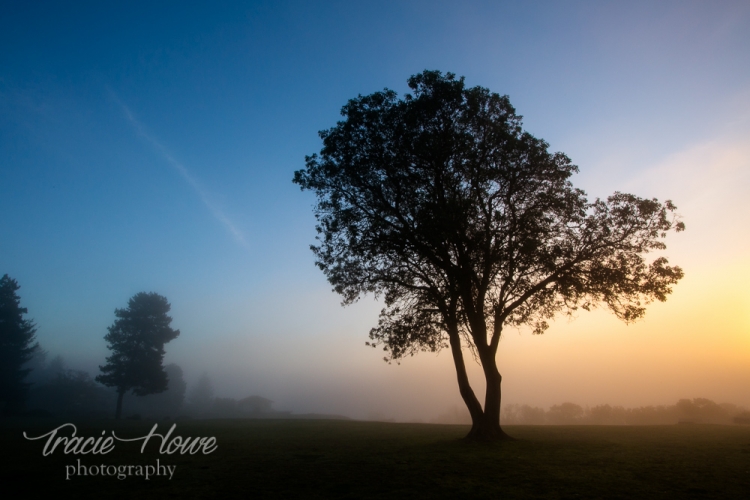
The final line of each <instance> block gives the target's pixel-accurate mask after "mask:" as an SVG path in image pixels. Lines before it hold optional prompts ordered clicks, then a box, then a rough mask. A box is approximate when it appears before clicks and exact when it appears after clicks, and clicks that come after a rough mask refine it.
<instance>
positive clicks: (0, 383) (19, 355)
mask: <svg viewBox="0 0 750 500" xmlns="http://www.w3.org/2000/svg"><path fill="white" fill-rule="evenodd" d="M19 288H20V286H19V285H18V282H17V281H16V280H14V279H12V278H10V277H9V276H8V275H7V274H6V275H4V276H3V277H2V279H0V404H1V405H2V412H3V413H4V414H8V413H15V412H18V411H20V409H21V408H22V407H23V404H24V401H25V400H26V397H27V395H28V390H29V384H28V383H27V382H25V381H24V379H25V378H26V375H28V373H29V371H31V368H28V367H24V365H25V364H26V363H28V362H29V361H30V360H31V359H32V357H33V355H34V352H35V351H36V350H37V349H38V348H39V344H38V343H36V342H34V333H35V332H36V326H35V325H34V323H32V321H31V320H28V319H24V315H25V314H27V313H28V309H26V308H25V307H21V299H20V297H19V296H18V294H17V293H16V291H17V290H18V289H19Z"/></svg>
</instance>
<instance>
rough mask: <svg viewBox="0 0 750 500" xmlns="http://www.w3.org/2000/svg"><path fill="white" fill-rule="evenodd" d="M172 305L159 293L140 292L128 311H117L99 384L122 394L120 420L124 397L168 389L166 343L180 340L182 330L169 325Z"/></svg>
mask: <svg viewBox="0 0 750 500" xmlns="http://www.w3.org/2000/svg"><path fill="white" fill-rule="evenodd" d="M170 308H171V306H170V304H169V302H167V299H166V297H163V296H161V295H159V294H157V293H145V292H141V293H137V294H135V295H134V296H133V297H132V298H131V299H130V300H129V301H128V307H127V309H115V316H116V317H117V319H116V320H115V322H114V323H113V324H112V326H110V327H109V328H108V331H109V333H107V335H105V336H104V340H106V341H107V344H108V346H107V347H108V348H109V349H110V351H112V354H111V355H110V356H109V357H107V364H106V365H104V366H99V369H100V370H101V372H102V373H101V374H100V375H98V376H97V377H96V381H97V382H100V383H102V384H104V385H106V386H109V387H114V388H116V389H117V392H118V401H117V410H116V418H119V417H120V414H121V409H122V397H123V395H124V394H125V393H126V392H128V391H130V390H132V391H133V393H135V394H136V395H138V396H145V395H147V394H155V393H159V392H162V391H164V390H166V389H167V383H168V377H167V373H166V372H165V371H164V367H163V366H162V361H163V359H164V344H166V343H167V342H170V341H171V340H174V339H175V338H177V336H178V335H179V334H180V331H179V330H173V329H172V328H171V327H170V326H169V325H170V323H171V322H172V318H171V317H170V316H169V315H168V314H167V313H169V310H170Z"/></svg>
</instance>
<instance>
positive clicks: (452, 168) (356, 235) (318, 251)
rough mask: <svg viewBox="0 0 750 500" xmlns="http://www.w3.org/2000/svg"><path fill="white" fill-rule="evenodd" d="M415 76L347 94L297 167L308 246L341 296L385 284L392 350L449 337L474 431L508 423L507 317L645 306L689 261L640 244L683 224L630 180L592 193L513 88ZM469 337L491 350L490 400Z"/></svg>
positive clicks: (629, 314) (543, 320)
mask: <svg viewBox="0 0 750 500" xmlns="http://www.w3.org/2000/svg"><path fill="white" fill-rule="evenodd" d="M408 84H409V87H410V88H411V89H412V91H413V95H411V94H407V95H406V96H405V97H404V98H403V99H398V97H397V95H396V93H395V92H393V91H391V90H388V89H385V90H383V91H382V92H376V93H374V94H371V95H367V96H359V97H357V98H355V99H351V100H350V101H349V102H348V103H347V104H346V105H345V106H344V107H343V108H342V111H341V114H342V116H343V117H344V119H343V120H342V121H339V122H338V123H337V125H336V126H335V127H333V128H331V129H329V130H324V131H321V132H320V137H321V139H322V140H323V148H322V149H321V151H320V154H319V155H318V154H314V155H312V156H308V157H306V168H305V169H302V170H299V171H297V172H295V174H294V182H295V183H296V184H298V185H299V186H300V187H301V189H303V190H311V191H313V192H314V193H315V194H316V197H317V203H316V205H315V207H314V213H315V216H316V218H317V221H318V223H317V231H318V233H319V235H318V237H317V240H318V244H317V245H313V246H311V248H312V250H313V252H314V254H315V256H316V264H317V265H318V267H319V268H320V269H321V270H322V271H323V272H324V274H325V275H326V277H327V279H328V281H329V282H330V283H331V284H332V285H333V290H334V291H336V292H337V293H339V294H341V295H342V297H343V305H346V304H350V303H353V302H355V301H356V300H358V299H359V298H360V297H361V296H362V295H364V294H367V293H372V294H374V295H375V296H376V297H382V298H383V300H384V304H385V307H384V308H383V310H382V311H381V313H380V319H379V321H378V325H377V326H376V327H374V328H373V329H372V330H371V331H370V339H371V345H373V346H382V347H383V349H384V350H385V351H386V352H387V357H386V360H387V361H390V360H397V359H399V358H402V357H404V356H406V355H413V354H414V353H416V352H417V351H420V350H426V351H437V350H439V349H442V348H444V347H448V346H450V349H451V353H452V356H453V361H454V364H455V367H456V373H457V379H458V387H459V391H460V393H461V396H462V398H463V400H464V402H465V403H466V406H467V407H468V409H469V413H470V414H471V417H472V428H471V431H470V433H469V436H467V437H468V438H477V439H498V438H502V437H506V436H505V433H504V432H503V431H502V429H501V427H500V402H501V392H500V383H501V376H500V372H499V371H498V368H497V363H496V359H495V356H496V353H497V349H498V345H499V341H500V338H501V335H502V333H503V330H504V329H505V328H507V327H521V326H522V325H530V326H531V327H532V328H533V332H534V333H542V332H544V330H545V329H546V328H547V326H548V323H547V321H548V320H550V319H552V318H553V317H554V316H555V315H556V314H557V313H560V312H563V313H567V314H572V313H573V312H574V311H575V310H576V309H578V308H583V309H586V310H588V309H591V308H592V307H595V306H596V305H606V306H607V307H609V309H610V310H612V312H614V314H615V315H616V316H617V317H618V318H620V319H622V320H624V321H625V322H631V321H634V320H636V319H638V318H640V317H641V316H643V314H644V312H645V305H646V304H647V303H649V302H650V301H652V300H654V299H657V300H660V301H663V300H666V296H667V294H669V293H670V292H671V286H672V285H673V284H675V283H676V282H677V281H678V280H679V279H680V278H681V277H682V275H683V273H682V270H681V269H680V268H679V267H676V266H675V267H670V266H669V265H668V262H667V259H666V258H664V257H663V256H662V257H658V258H655V259H654V260H653V261H651V262H647V261H646V258H645V256H646V254H647V253H649V252H650V251H655V250H662V249H664V248H665V245H664V243H663V239H664V237H665V236H666V233H667V231H669V230H677V231H681V230H682V229H684V225H683V224H682V223H681V222H679V221H678V220H677V218H676V216H675V215H674V210H675V207H674V205H673V204H672V203H671V202H670V201H667V202H666V203H663V204H662V203H660V202H658V201H657V200H656V199H643V198H639V197H636V196H634V195H630V194H623V193H619V192H617V193H615V194H614V195H612V196H610V197H609V198H608V199H607V200H600V199H596V200H594V201H589V200H588V199H587V197H586V194H585V193H584V192H583V191H582V190H580V189H576V188H574V187H573V185H572V184H571V182H570V180H569V178H570V177H571V175H572V174H574V173H575V172H577V171H578V168H577V167H576V166H575V165H573V164H572V163H571V161H570V159H569V158H568V157H567V156H565V155H564V154H562V153H554V154H553V153H550V152H548V150H547V148H548V144H547V143H546V142H544V141H543V140H541V139H537V138H535V137H534V136H532V135H531V134H529V133H528V132H524V131H523V130H522V128H521V117H520V116H519V115H517V114H516V112H515V109H514V108H513V107H512V106H511V104H510V101H509V99H508V97H507V96H500V95H498V94H495V93H491V92H489V90H487V89H485V88H482V87H473V88H468V87H466V86H465V84H464V79H463V78H459V79H457V78H456V77H455V75H453V74H451V73H447V74H445V75H443V74H441V73H440V72H439V71H424V72H423V73H421V74H418V75H415V76H412V77H411V78H410V79H409V80H408ZM462 347H467V348H469V349H470V350H471V352H472V353H473V354H474V357H475V359H477V360H478V362H479V363H480V364H481V366H482V369H483V373H484V377H485V379H486V382H487V385H486V392H485V395H484V406H482V404H481V403H480V401H479V399H478V398H477V396H476V395H475V393H474V391H473V389H472V388H471V386H470V384H469V379H468V376H467V373H466V366H465V360H464V354H463V351H462Z"/></svg>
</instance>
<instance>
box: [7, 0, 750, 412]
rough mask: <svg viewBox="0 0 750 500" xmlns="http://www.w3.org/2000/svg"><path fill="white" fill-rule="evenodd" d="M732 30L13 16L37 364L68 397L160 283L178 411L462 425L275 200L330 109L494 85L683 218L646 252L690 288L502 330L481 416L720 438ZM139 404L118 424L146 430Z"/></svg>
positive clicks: (731, 185)
mask: <svg viewBox="0 0 750 500" xmlns="http://www.w3.org/2000/svg"><path fill="white" fill-rule="evenodd" d="M749 22H750V7H749V6H748V4H747V2H741V1H737V2H732V1H726V2H718V3H711V4H708V3H703V2H683V1H674V2H670V1H667V2H659V3H658V4H654V3H651V2H621V3H617V2H609V3H601V2H594V1H575V2H565V3H557V2H535V3H534V4H533V5H532V4H516V3H509V2H489V3H487V2H468V3H463V2H462V3H458V2H420V1H417V2H393V3H386V4H383V3H382V2H356V3H352V4H351V5H349V4H344V3H331V4H325V5H320V4H312V3H308V2H299V1H288V2H278V3H276V2H273V3H265V2H241V3H233V4H232V5H222V6H208V5H206V6H202V7H196V6H191V7H187V6H184V5H183V4H182V3H176V2H172V3H170V2H166V3H160V4H159V5H150V4H147V3H139V4H130V3H129V2H128V3H121V4H116V5H115V4H113V5H110V4H99V5H83V4H76V5H68V4H62V3H60V4H58V3H54V2H50V3H46V4H45V3H41V4H36V3H34V4H31V3H28V4H27V3H15V4H14V5H12V6H9V7H7V8H6V9H5V10H4V13H3V15H2V16H0V234H2V235H3V237H2V238H0V276H2V275H4V274H5V273H7V274H8V275H9V276H10V277H12V278H14V279H16V280H17V281H18V284H19V285H20V287H21V288H20V289H19V291H18V294H19V296H20V301H21V302H20V304H21V306H22V307H25V308H27V309H28V315H27V316H26V317H27V318H29V319H31V320H33V322H34V323H35V324H36V326H37V331H36V340H37V341H38V342H39V344H40V346H41V348H42V349H43V350H44V351H45V352H46V353H47V359H46V361H45V362H46V363H49V362H51V361H52V360H53V359H54V358H55V357H56V356H61V358H62V360H63V361H64V365H65V368H66V369H69V370H77V371H83V372H85V373H86V374H88V376H89V377H90V378H91V379H92V380H89V379H86V378H85V376H84V375H82V374H80V373H78V375H76V374H72V375H70V376H71V377H75V376H79V377H80V380H79V381H81V383H82V384H84V385H85V384H88V383H89V382H91V384H94V382H93V378H94V377H96V376H97V375H99V374H100V369H99V366H100V365H104V364H105V359H106V357H107V356H109V355H110V352H109V351H108V349H107V345H106V342H105V340H104V335H105V334H106V333H107V328H108V327H109V326H110V325H112V324H113V321H115V314H114V311H115V309H116V308H124V307H126V305H127V303H128V300H129V299H130V298H131V297H132V296H134V295H135V294H137V293H139V292H156V293H158V294H161V295H163V296H164V297H166V298H167V300H168V301H169V303H170V304H171V311H170V313H169V314H170V316H171V317H172V318H173V321H172V327H173V328H175V329H179V330H180V335H179V337H177V338H176V339H174V340H173V341H171V342H169V343H168V344H166V346H165V351H166V355H165V357H164V364H165V365H169V364H176V365H178V366H179V367H180V368H181V369H182V372H183V376H184V381H185V383H186V390H185V404H186V405H187V404H188V403H189V401H190V397H191V391H193V389H194V388H195V387H196V386H198V385H199V381H200V380H201V377H202V376H203V375H204V374H205V375H206V376H207V377H208V378H209V379H210V381H211V384H212V390H213V395H212V397H214V398H223V399H224V401H223V403H222V404H224V405H225V406H224V408H229V409H228V410H226V411H228V412H230V413H231V412H232V411H237V412H240V410H237V409H236V407H233V406H232V404H234V403H232V402H231V401H228V400H229V399H232V400H235V402H236V401H240V400H243V399H245V398H248V397H250V396H259V397H260V398H264V399H263V400H260V399H257V400H248V402H247V405H249V406H247V405H246V406H247V408H251V409H250V410H247V411H255V410H252V408H260V407H263V408H267V407H266V406H263V405H264V404H266V403H263V401H264V400H269V401H271V402H272V403H268V404H271V405H272V406H271V408H272V409H273V411H275V412H280V413H279V414H275V415H276V416H279V415H280V414H281V413H284V412H286V413H284V415H287V416H288V415H291V414H294V415H303V414H312V413H315V414H325V415H340V416H345V417H349V418H352V419H365V420H393V421H398V422H446V423H448V422H450V423H458V422H465V421H466V414H465V405H464V403H463V401H462V399H461V397H460V395H459V392H458V386H457V382H456V371H455V368H454V365H453V360H452V358H451V354H450V352H449V350H447V349H446V350H443V351H441V352H439V353H430V352H423V353H419V354H418V355H416V356H414V357H407V358H405V359H403V360H401V363H400V364H397V363H395V362H394V363H392V364H388V363H386V362H384V361H383V356H384V355H385V353H384V352H383V351H381V350H379V349H373V348H371V347H368V346H366V345H365V342H366V341H367V340H368V333H369V331H370V329H371V328H373V327H375V326H376V325H377V321H378V313H379V311H380V309H381V308H382V307H383V303H382V297H381V298H379V299H377V298H373V297H372V296H366V297H365V298H363V299H361V300H360V301H359V302H357V303H355V304H353V305H350V306H347V307H341V304H340V302H341V297H340V296H338V295H336V294H335V293H334V292H333V291H332V290H331V285H330V284H329V283H328V282H327V281H326V277H325V276H324V274H323V273H322V272H321V271H320V269H318V268H317V267H316V266H315V257H314V255H313V254H312V252H311V251H310V248H309V247H310V245H311V244H315V243H316V240H315V237H316V230H315V225H316V220H315V217H314V215H313V212H312V206H313V204H314V203H315V197H314V195H313V194H312V193H310V192H300V189H299V186H297V185H294V184H293V183H292V177H293V175H294V172H295V171H296V170H299V169H301V168H303V167H304V166H305V156H306V155H311V154H313V153H316V152H319V151H320V149H321V147H322V143H321V140H320V138H319V137H318V135H317V132H318V131H319V130H325V129H328V128H330V127H334V126H335V125H336V122H337V120H340V119H341V116H340V114H339V111H340V109H341V106H343V105H344V104H346V102H347V101H348V100H349V99H352V98H355V97H356V96H358V95H367V94H370V93H372V92H376V91H379V90H381V89H383V88H384V87H387V88H391V89H393V90H395V91H396V92H398V94H399V96H403V95H404V94H405V93H406V92H408V91H409V89H408V88H407V86H406V80H407V78H408V77H409V76H411V75H415V74H418V73H419V72H421V71H423V70H425V69H429V70H433V69H436V70H440V71H443V72H454V73H456V75H458V76H465V78H466V83H467V85H469V86H477V85H478V86H483V87H486V88H488V89H489V90H490V91H492V92H497V93H499V94H500V95H505V94H507V95H508V96H509V98H510V101H511V102H512V104H513V106H515V107H516V109H517V112H518V114H520V115H523V117H524V119H523V120H524V121H523V126H524V129H525V130H527V131H529V132H530V133H532V134H534V135H535V136H536V137H539V138H541V139H544V140H546V141H547V142H548V143H549V144H550V147H549V149H550V151H551V152H556V151H561V152H564V153H565V154H567V155H568V156H569V157H570V158H571V160H572V162H573V163H574V164H576V165H578V166H579V169H580V172H579V173H578V174H576V175H574V176H573V177H572V178H571V181H572V183H573V185H574V186H575V187H578V188H581V189H583V190H585V191H586V193H587V194H588V196H589V198H590V199H592V200H593V199H596V198H602V199H605V198H606V197H607V196H609V195H611V194H612V193H614V192H616V191H621V192H630V193H634V194H636V195H638V196H641V197H645V198H651V197H655V198H658V199H659V201H660V202H664V201H666V200H672V201H673V202H674V204H675V205H676V206H677V213H678V214H679V216H680V217H681V220H682V221H684V222H685V224H686V227H687V229H686V230H685V232H682V233H679V234H670V235H669V236H667V237H666V240H665V241H666V245H667V248H666V250H664V251H659V252H654V253H653V254H649V258H650V259H651V258H656V257H658V256H661V255H664V256H666V257H668V259H669V262H670V264H672V265H679V266H680V267H681V268H682V269H683V270H684V271H685V277H684V278H683V279H682V280H680V281H679V283H677V284H676V285H675V286H674V288H673V291H672V293H671V294H670V295H668V297H667V300H666V302H658V301H656V302H654V303H652V304H649V305H648V306H647V310H646V315H645V317H644V318H643V319H640V320H638V321H636V322H635V323H633V324H630V325H625V324H624V323H622V322H620V321H619V320H617V319H616V318H615V317H614V316H613V315H612V314H610V313H609V312H608V311H607V310H606V308H600V309H596V310H594V311H592V312H586V311H583V310H579V311H578V312H577V313H576V314H575V317H573V318H569V317H567V316H564V315H561V316H558V317H556V318H555V319H554V320H553V321H551V322H550V325H551V326H550V328H549V329H548V330H547V331H546V332H545V333H544V334H543V335H533V334H532V332H531V329H530V328H522V329H520V330H516V329H513V328H506V329H505V330H504V332H503V337H502V340H501V341H500V347H499V351H498V355H497V360H498V367H499V371H500V373H501V375H502V377H503V379H502V391H503V392H502V408H503V413H502V418H503V423H506V421H507V423H513V422H514V420H513V419H516V421H517V422H520V420H518V419H519V418H520V417H519V415H521V414H523V411H526V412H527V413H528V414H529V415H531V417H529V418H532V419H534V418H536V419H537V420H536V421H535V422H538V423H542V421H543V423H560V422H562V423H565V422H569V421H570V419H571V418H572V419H574V420H575V419H578V420H575V422H577V423H587V422H588V423H597V422H599V423H601V422H612V423H638V422H639V421H638V418H640V417H638V415H635V414H634V413H632V412H631V413H627V412H624V410H623V411H620V410H611V409H612V408H617V407H621V408H623V409H638V408H646V407H653V408H658V407H660V406H661V407H663V409H662V410H653V412H655V413H658V415H656V417H654V418H657V420H658V419H659V418H662V419H663V420H660V422H662V421H663V422H672V421H674V420H678V421H679V420H691V419H693V420H699V421H711V422H714V421H717V422H718V421H722V422H725V421H726V423H731V417H733V416H734V415H735V414H738V413H739V412H741V411H742V410H743V409H745V410H747V409H750V391H748V389H747V388H748V387H750V293H749V292H748V287H747V283H748V282H750V233H749V232H748V231H747V220H748V217H750V198H748V196H747V193H748V192H750V143H749V142H748V141H747V138H748V137H750V65H748V64H747V63H746V62H747V54H748V53H750V31H748V30H747V26H748V24H749ZM464 356H465V358H466V361H467V369H468V373H469V378H470V380H471V383H472V387H473V388H474V390H475V392H476V393H477V394H478V395H483V394H484V390H485V387H484V378H483V375H482V371H481V368H480V366H479V364H478V363H476V362H475V361H474V358H473V354H472V352H471V351H470V350H468V349H467V350H465V352H464ZM45 366H46V365H45ZM39 373H41V371H40V372H39ZM39 373H37V375H39ZM33 376H34V374H33V372H32V374H31V375H30V377H32V378H33ZM38 385H41V381H40V382H39V383H38ZM87 387H89V386H87ZM92 387H93V386H92ZM99 389H103V388H102V387H99ZM107 397H109V396H107ZM149 397H150V396H149ZM701 398H702V399H701ZM136 399H137V397H136V396H133V395H132V394H126V396H125V399H124V403H123V404H124V410H123V411H124V415H125V416H128V415H132V414H133V413H137V412H145V411H146V410H144V409H143V407H141V408H140V409H139V407H138V403H137V402H135V400H136ZM681 400H688V401H689V404H688V403H682V406H679V405H680V401H681ZM704 400H708V401H709V402H712V403H715V404H716V405H721V404H725V403H726V404H729V405H734V406H724V407H719V408H723V410H717V409H716V406H712V405H711V404H708V403H705V401H704ZM696 401H698V402H696ZM565 403H571V404H573V405H577V406H578V407H579V408H580V411H579V410H577V409H576V408H573V407H570V406H567V407H564V408H563V407H562V406H561V405H563V404H565ZM106 404H110V403H106ZM160 404H167V403H164V402H162V403H160ZM114 405H115V403H114V400H112V401H111V413H112V414H114V411H115V410H114ZM252 405H261V406H252ZM524 405H525V407H527V408H530V410H523V408H524ZM603 405H609V406H610V410H606V409H602V408H603ZM691 405H693V406H691ZM696 405H697V406H696ZM186 408H187V406H186V407H185V408H183V409H180V410H179V411H178V413H179V412H182V411H187V410H186ZM232 408H234V409H232ZM554 408H557V410H554ZM594 408H599V410H597V411H599V413H596V411H594V413H593V414H592V413H591V412H592V409H594ZM695 408H698V409H697V410H696V409H695ZM540 409H541V410H542V411H543V414H544V415H547V414H549V412H550V411H551V412H552V413H553V417H549V418H547V417H544V415H542V414H540V413H539V411H538V410H540ZM60 411H63V410H60ZM65 411H67V410H65ZM165 411H166V410H165ZM243 411H244V410H243ZM264 411H265V410H264ZM608 411H609V413H606V412H608ZM643 411H646V410H643ZM649 411H650V410H649ZM691 411H692V412H693V414H691V413H690V412H691ZM721 411H724V412H725V413H724V414H721ZM555 412H557V413H555ZM566 412H567V413H566ZM602 412H604V413H602ZM612 412H614V413H612ZM618 412H619V413H618ZM653 412H652V413H653ZM660 412H661V413H660ZM696 412H697V413H696ZM701 412H702V413H701ZM605 413H606V415H604V414H605ZM220 414H221V413H215V414H212V413H211V412H210V411H208V410H206V412H205V413H203V414H200V412H199V414H198V417H200V416H211V415H220ZM237 414H238V415H240V414H241V412H240V413H237ZM540 415H542V416H541V417H540ZM554 415H557V416H554ZM560 415H562V416H560ZM592 415H593V416H592ZM597 415H598V416H597ZM603 415H604V416H603ZM612 415H615V416H612ZM690 415H694V417H695V418H694V417H691V416H690ZM695 415H697V416H695ZM722 415H723V416H722ZM540 418H541V419H542V420H538V419H540ZM556 418H558V420H555V419H556ZM644 418H645V417H644ZM545 419H546V420H545ZM566 419H568V420H566ZM586 419H588V420H586ZM596 419H599V420H596ZM607 419H609V420H607ZM618 419H619V420H618ZM628 419H630V420H628Z"/></svg>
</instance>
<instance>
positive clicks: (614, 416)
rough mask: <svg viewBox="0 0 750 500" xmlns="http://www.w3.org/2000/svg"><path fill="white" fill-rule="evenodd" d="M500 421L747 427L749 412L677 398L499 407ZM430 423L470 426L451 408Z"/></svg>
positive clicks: (728, 405)
mask: <svg viewBox="0 0 750 500" xmlns="http://www.w3.org/2000/svg"><path fill="white" fill-rule="evenodd" d="M501 418H502V419H503V422H505V423H506V424H509V425H672V424H750V411H748V410H747V409H746V408H744V407H742V406H737V405H735V404H732V403H721V404H719V403H716V402H714V401H712V400H710V399H707V398H693V399H680V400H679V401H677V402H676V403H675V404H673V405H656V406H653V405H650V406H639V407H637V408H625V407H623V406H612V405H608V404H602V405H596V406H581V405H578V404H575V403H570V402H566V403H561V404H556V405H552V406H550V407H549V408H548V409H546V410H545V409H544V408H540V407H538V406H531V405H526V404H524V405H521V404H510V405H505V406H503V409H502V415H501ZM433 423H441V424H467V423H471V418H470V416H469V413H468V412H466V411H463V412H462V411H461V410H459V409H458V407H453V408H451V409H449V410H448V411H446V412H444V413H443V414H441V415H440V416H438V417H437V418H436V419H435V420H434V421H433Z"/></svg>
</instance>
